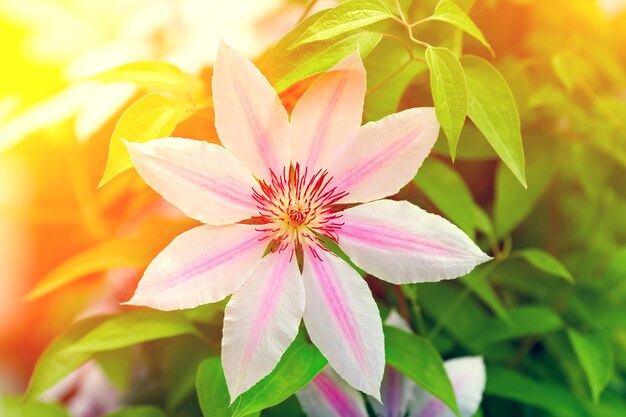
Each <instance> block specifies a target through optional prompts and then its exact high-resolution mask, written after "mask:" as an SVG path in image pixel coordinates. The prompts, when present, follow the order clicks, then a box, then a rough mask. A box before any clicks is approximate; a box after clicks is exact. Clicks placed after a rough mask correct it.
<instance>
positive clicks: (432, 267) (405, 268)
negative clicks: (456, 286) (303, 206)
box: [337, 200, 491, 284]
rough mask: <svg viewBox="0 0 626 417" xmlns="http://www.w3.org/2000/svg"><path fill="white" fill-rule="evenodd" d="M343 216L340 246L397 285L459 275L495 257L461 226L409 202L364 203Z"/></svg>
mask: <svg viewBox="0 0 626 417" xmlns="http://www.w3.org/2000/svg"><path fill="white" fill-rule="evenodd" d="M341 220H342V221H343V222H344V224H343V226H342V227H341V229H339V230H338V233H337V234H338V235H339V242H338V243H339V246H340V247H341V249H343V251H344V252H345V253H346V254H347V255H348V256H349V257H350V259H351V260H352V261H353V262H354V263H355V264H356V265H358V266H359V267H361V268H363V269H364V270H365V271H367V272H369V273H370V274H372V275H374V276H376V277H378V278H380V279H384V280H385V281H388V282H391V283H393V284H406V283H411V282H433V281H440V280H442V279H452V278H457V277H459V276H463V275H465V274H467V273H468V272H470V271H471V270H472V269H473V268H474V267H475V266H476V265H478V264H481V263H483V262H486V261H488V260H489V259H491V258H490V257H489V256H487V255H485V254H484V253H483V252H482V251H481V250H480V248H479V247H478V246H476V244H475V243H474V242H472V240H471V239H470V238H469V237H468V236H467V235H466V234H465V233H463V231H461V230H460V229H459V228H458V227H456V226H454V225H453V224H452V223H450V222H449V221H447V220H446V219H444V218H443V217H440V216H437V215H434V214H430V213H427V212H425V211H424V210H422V209H420V208H419V207H417V206H415V205H413V204H411V203H409V202H407V201H392V200H379V201H374V202H371V203H367V204H361V205H359V206H356V207H352V208H349V209H346V210H344V211H343V212H342V217H341Z"/></svg>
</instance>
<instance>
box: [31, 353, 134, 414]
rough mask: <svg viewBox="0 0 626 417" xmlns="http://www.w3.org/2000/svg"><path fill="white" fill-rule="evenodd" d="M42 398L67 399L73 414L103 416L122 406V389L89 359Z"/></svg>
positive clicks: (46, 399)
mask: <svg viewBox="0 0 626 417" xmlns="http://www.w3.org/2000/svg"><path fill="white" fill-rule="evenodd" d="M42 400H44V401H51V402H65V403H66V406H67V411H68V412H69V414H70V416H72V417H100V416H103V415H105V414H108V413H110V412H112V411H115V410H117V409H118V408H120V407H121V406H122V399H121V396H120V393H119V391H118V390H117V389H116V388H115V387H114V386H113V385H112V384H111V382H109V380H108V379H107V377H106V375H105V374H104V372H103V371H102V370H101V369H100V368H99V367H98V365H97V364H96V362H94V361H89V362H87V363H86V364H84V365H83V366H81V367H80V368H78V369H77V370H75V371H74V372H72V373H71V374H69V375H68V376H66V377H65V378H64V379H63V380H61V381H60V382H59V383H57V384H56V385H55V386H54V387H52V388H51V389H49V390H48V391H46V392H45V393H44V394H43V395H42Z"/></svg>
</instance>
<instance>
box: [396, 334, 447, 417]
mask: <svg viewBox="0 0 626 417" xmlns="http://www.w3.org/2000/svg"><path fill="white" fill-rule="evenodd" d="M384 331H385V354H386V360H387V363H388V364H390V365H391V366H393V367H394V368H396V369H397V370H398V371H400V372H402V373H403V374H404V375H406V376H408V377H409V378H411V379H412V380H413V381H415V383H416V384H418V385H419V386H420V387H422V388H424V389H425V390H426V391H428V392H430V393H431V394H432V395H434V396H435V397H437V398H439V399H440V400H441V401H442V402H443V403H444V404H446V405H447V406H448V407H450V409H452V410H453V411H454V412H455V413H456V414H459V411H458V407H457V403H456V397H455V395H454V391H453V390H452V384H451V383H450V379H449V378H448V374H447V373H446V371H445V368H444V366H443V359H441V356H440V355H439V352H437V349H435V348H434V347H433V346H432V345H431V344H430V342H428V341H427V340H426V339H424V338H422V337H420V336H417V335H414V334H411V333H407V332H405V331H403V330H400V329H398V328H395V327H388V326H384Z"/></svg>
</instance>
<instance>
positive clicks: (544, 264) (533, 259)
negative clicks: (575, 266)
mask: <svg viewBox="0 0 626 417" xmlns="http://www.w3.org/2000/svg"><path fill="white" fill-rule="evenodd" d="M512 256H520V257H522V258H524V259H525V260H526V261H528V263H530V264H531V265H532V266H534V267H535V268H537V269H539V270H540V271H543V272H546V273H548V274H550V275H555V276H557V277H560V278H563V279H564V280H566V281H567V282H570V283H574V277H573V276H572V274H571V273H570V272H569V271H568V270H567V268H565V266H564V265H563V264H562V263H561V261H559V260H558V259H556V258H555V257H554V256H552V255H550V254H549V253H548V252H546V251H544V250H543V249H538V248H527V249H523V250H520V251H517V252H515V253H513V254H512Z"/></svg>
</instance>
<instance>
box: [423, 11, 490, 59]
mask: <svg viewBox="0 0 626 417" xmlns="http://www.w3.org/2000/svg"><path fill="white" fill-rule="evenodd" d="M429 20H438V21H441V22H446V23H449V24H451V25H454V26H456V27H458V28H459V29H461V30H462V31H463V32H465V33H467V34H469V35H471V36H473V37H474V38H476V39H477V40H478V41H479V42H480V43H482V44H483V45H484V46H485V47H486V48H487V49H489V51H490V52H491V54H493V53H494V52H493V49H492V48H491V45H489V42H487V39H485V35H483V33H482V32H481V31H480V29H478V26H476V24H475V23H474V22H473V21H472V19H471V18H470V17H469V16H468V15H467V14H466V13H465V12H464V11H463V9H462V8H460V7H459V6H458V5H457V4H456V3H455V2H453V1H451V0H441V1H440V2H439V4H437V7H436V8H435V13H434V14H433V15H432V16H431V17H430V18H429Z"/></svg>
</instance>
